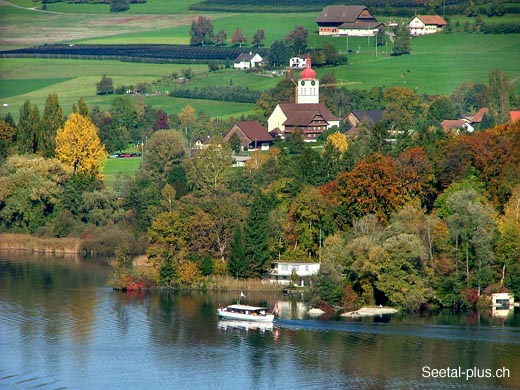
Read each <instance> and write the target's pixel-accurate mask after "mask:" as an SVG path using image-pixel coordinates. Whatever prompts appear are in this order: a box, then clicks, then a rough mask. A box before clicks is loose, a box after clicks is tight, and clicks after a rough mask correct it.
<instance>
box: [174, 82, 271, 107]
mask: <svg viewBox="0 0 520 390" xmlns="http://www.w3.org/2000/svg"><path fill="white" fill-rule="evenodd" d="M261 94H262V92H261V91H254V90H252V89H249V88H248V87H241V86H231V85H230V86H225V87H223V86H220V87H214V86H208V87H202V88H193V89H178V90H175V91H171V92H170V93H169V95H170V96H175V97H180V98H189V99H207V100H218V101H226V102H239V103H256V101H257V100H258V99H259V98H260V95H261Z"/></svg>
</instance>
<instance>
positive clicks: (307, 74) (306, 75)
mask: <svg viewBox="0 0 520 390" xmlns="http://www.w3.org/2000/svg"><path fill="white" fill-rule="evenodd" d="M301 78H302V80H314V79H316V72H315V71H314V70H313V69H312V68H311V57H310V56H307V65H306V66H305V69H304V70H302V73H301Z"/></svg>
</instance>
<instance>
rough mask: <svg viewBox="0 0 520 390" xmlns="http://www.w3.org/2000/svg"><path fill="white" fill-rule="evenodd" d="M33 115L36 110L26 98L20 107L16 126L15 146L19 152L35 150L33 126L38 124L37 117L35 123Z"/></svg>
mask: <svg viewBox="0 0 520 390" xmlns="http://www.w3.org/2000/svg"><path fill="white" fill-rule="evenodd" d="M35 108H36V107H35ZM35 117H36V112H34V110H33V107H32V105H31V102H30V101H29V100H26V101H25V102H24V104H23V105H22V107H20V116H19V119H18V125H17V126H16V146H17V147H18V153H20V154H23V153H34V152H35V151H36V134H35V126H36V125H37V126H39V118H38V123H37V124H35V123H34V120H35V119H36V118H35Z"/></svg>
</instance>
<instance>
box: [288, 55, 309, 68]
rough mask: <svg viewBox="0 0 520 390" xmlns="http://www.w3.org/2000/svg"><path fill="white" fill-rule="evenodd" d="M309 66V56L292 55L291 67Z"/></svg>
mask: <svg viewBox="0 0 520 390" xmlns="http://www.w3.org/2000/svg"><path fill="white" fill-rule="evenodd" d="M306 66H307V56H305V57H300V56H296V57H292V58H290V59H289V67H290V68H291V69H304V68H305V67H306Z"/></svg>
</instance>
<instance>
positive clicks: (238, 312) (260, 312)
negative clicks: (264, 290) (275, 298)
mask: <svg viewBox="0 0 520 390" xmlns="http://www.w3.org/2000/svg"><path fill="white" fill-rule="evenodd" d="M217 315H218V316H219V317H220V318H224V319H226V320H240V321H253V322H273V321H274V314H272V313H268V312H267V309H266V308H265V307H257V306H249V305H229V306H227V307H219V308H218V309H217Z"/></svg>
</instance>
